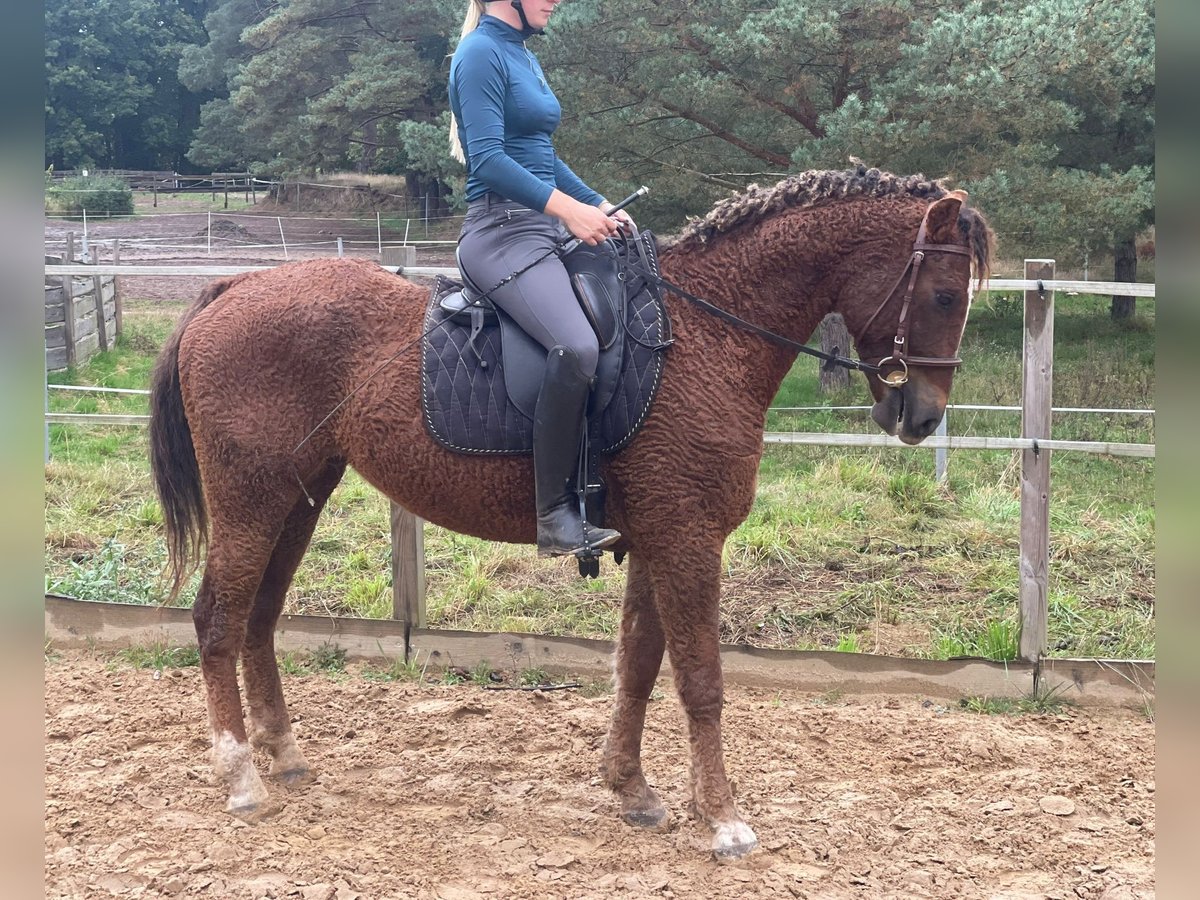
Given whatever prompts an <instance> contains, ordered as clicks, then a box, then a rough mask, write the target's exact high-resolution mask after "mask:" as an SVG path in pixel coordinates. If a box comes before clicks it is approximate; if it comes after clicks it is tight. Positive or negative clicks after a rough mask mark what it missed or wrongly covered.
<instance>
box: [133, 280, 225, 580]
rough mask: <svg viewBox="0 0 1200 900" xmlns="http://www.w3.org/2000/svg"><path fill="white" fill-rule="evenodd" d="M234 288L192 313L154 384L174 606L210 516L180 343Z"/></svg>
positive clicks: (214, 287) (154, 465) (155, 437)
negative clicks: (186, 403) (182, 384)
mask: <svg viewBox="0 0 1200 900" xmlns="http://www.w3.org/2000/svg"><path fill="white" fill-rule="evenodd" d="M232 283H233V279H229V278H226V279H223V280H221V281H216V282H213V283H212V284H210V285H209V286H208V287H206V288H205V289H204V291H203V292H202V293H201V294H200V297H199V298H198V299H197V300H196V302H195V303H193V304H192V305H191V306H190V307H189V308H188V310H187V311H186V312H185V313H184V314H183V316H182V318H180V320H179V324H178V325H176V326H175V332H174V334H172V335H171V337H170V339H169V340H168V341H167V343H166V345H165V346H164V347H163V349H162V352H161V353H159V355H158V360H157V361H156V362H155V364H154V374H153V376H152V377H151V381H150V469H151V472H152V473H153V475H154V488H155V490H156V491H157V493H158V500H159V502H160V503H161V504H162V511H163V524H164V526H165V527H166V530H167V555H168V563H167V571H166V573H164V574H166V575H167V576H169V578H170V580H171V593H170V599H172V600H174V599H175V597H176V595H178V594H179V589H180V588H181V587H182V586H183V583H184V581H186V580H187V578H188V576H189V575H191V574H192V572H194V571H195V569H196V567H197V566H198V565H199V563H200V555H201V554H202V553H203V552H204V548H205V546H206V545H207V543H208V510H207V508H206V507H205V504H204V491H203V487H202V485H201V481H200V466H199V464H198V463H197V462H196V448H195V447H194V446H192V429H191V427H190V426H189V425H188V420H187V415H186V414H185V413H184V409H183V395H182V393H181V392H180V389H179V343H180V341H181V340H182V339H183V332H184V331H185V330H186V329H187V327H188V324H189V323H190V322H191V321H192V319H194V318H195V316H196V314H197V313H198V312H200V311H201V310H202V309H204V308H205V307H206V306H208V305H209V304H210V303H212V302H213V301H214V300H216V299H217V297H219V296H220V295H221V294H222V293H224V292H225V290H226V289H227V288H228V287H229V286H230V284H232Z"/></svg>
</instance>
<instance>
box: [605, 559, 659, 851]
mask: <svg viewBox="0 0 1200 900" xmlns="http://www.w3.org/2000/svg"><path fill="white" fill-rule="evenodd" d="M663 645H664V641H663V632H662V626H661V624H659V620H658V609H657V608H656V607H655V605H654V588H653V584H652V582H651V580H650V569H649V567H648V566H647V565H646V563H645V562H644V561H643V558H642V556H641V554H638V553H634V554H631V555H630V557H629V580H628V581H627V582H626V584H625V602H624V605H623V607H622V609H621V633H620V636H619V638H618V641H617V658H616V666H615V672H616V685H615V687H616V691H617V700H616V705H615V706H614V708H613V717H612V723H611V724H610V725H609V729H608V738H607V740H606V741H605V743H604V760H603V762H602V763H601V765H600V773H601V775H602V776H603V777H604V781H605V783H606V784H607V785H608V786H609V787H610V788H612V790H613V791H614V792H615V793H616V795H617V797H618V798H619V799H620V801H621V818H622V819H624V820H625V821H626V822H628V823H629V824H630V825H636V826H638V827H639V828H649V829H652V830H660V829H664V828H666V827H667V826H668V825H669V824H670V822H669V819H668V817H667V810H666V807H664V806H663V804H662V801H661V800H659V798H658V795H657V794H656V793H655V792H654V790H653V788H651V787H650V785H649V784H648V783H647V782H646V776H645V775H644V774H643V773H642V728H643V726H644V724H645V721H646V703H647V701H649V699H650V692H651V691H652V690H653V689H654V682H655V679H657V678H658V669H659V666H660V665H661V664H662V656H663Z"/></svg>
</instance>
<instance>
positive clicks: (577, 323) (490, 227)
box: [458, 200, 600, 378]
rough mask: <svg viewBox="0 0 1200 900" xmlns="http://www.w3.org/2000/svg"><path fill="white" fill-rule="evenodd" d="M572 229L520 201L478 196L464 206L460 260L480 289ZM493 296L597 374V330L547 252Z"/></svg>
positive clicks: (538, 336)
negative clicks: (491, 201)
mask: <svg viewBox="0 0 1200 900" xmlns="http://www.w3.org/2000/svg"><path fill="white" fill-rule="evenodd" d="M570 236H571V235H570V233H569V232H568V231H567V230H566V229H565V228H564V227H563V226H562V224H561V223H560V222H559V220H558V219H556V218H554V217H553V216H548V215H546V214H545V213H540V212H535V211H534V210H531V209H529V208H528V207H525V206H521V205H520V204H519V203H492V204H491V205H490V206H489V205H488V203H487V201H485V200H480V201H477V202H475V203H472V204H471V205H470V206H469V207H468V208H467V217H466V219H465V220H464V221H463V226H462V233H461V235H460V236H459V239H458V242H459V263H460V265H462V266H463V268H464V269H466V275H467V276H468V277H469V278H470V279H471V282H472V283H473V284H474V285H475V286H476V287H477V288H479V289H480V290H481V291H487V290H490V289H491V288H492V287H493V286H494V285H495V284H496V283H497V282H498V281H500V280H501V279H503V278H504V277H505V276H506V275H509V274H511V273H513V272H516V271H517V270H518V269H522V268H524V267H525V266H527V265H529V264H530V263H531V262H533V261H534V260H535V259H537V258H538V257H539V256H542V255H543V254H545V253H546V251H547V250H549V249H550V247H551V246H553V245H554V243H555V242H556V241H559V240H562V239H563V238H569V237H570ZM491 300H492V302H493V303H495V304H496V305H497V306H499V307H500V308H501V309H503V310H504V311H505V312H506V313H508V314H509V315H510V316H512V318H513V320H514V321H516V323H517V324H518V325H520V326H521V327H522V328H523V329H524V330H525V331H526V332H527V333H528V334H529V335H530V337H532V338H533V339H534V340H536V341H537V342H538V343H539V344H541V345H542V346H543V347H545V348H546V350H547V351H549V350H550V349H551V348H552V347H554V346H556V345H562V346H564V347H569V348H570V349H571V350H574V351H575V353H576V355H577V356H578V357H579V364H580V367H581V368H582V369H583V372H584V374H585V375H586V376H587V377H589V378H591V377H592V376H593V375H595V374H596V361H597V359H598V358H599V355H600V347H599V342H598V341H597V339H596V333H595V332H594V331H593V330H592V326H591V325H590V324H589V323H588V320H587V318H586V317H585V316H584V314H583V310H582V309H580V307H579V301H578V300H577V299H576V298H575V292H574V290H573V289H572V287H571V282H570V279H569V278H568V276H567V270H566V269H564V268H563V265H562V262H561V261H560V260H559V258H558V256H557V254H554V253H551V254H550V255H549V256H547V257H546V258H545V259H543V260H542V261H541V262H539V263H538V264H537V265H535V266H534V267H533V268H531V269H530V270H529V271H528V272H525V273H524V274H522V275H519V276H517V277H516V278H514V279H513V280H512V281H510V282H509V283H508V284H506V285H504V287H502V288H499V289H497V290H495V291H492V293H491Z"/></svg>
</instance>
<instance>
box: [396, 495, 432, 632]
mask: <svg viewBox="0 0 1200 900" xmlns="http://www.w3.org/2000/svg"><path fill="white" fill-rule="evenodd" d="M392 618H393V619H396V620H397V621H400V622H403V623H404V624H405V625H406V626H409V627H411V628H424V627H425V625H426V618H425V528H424V523H423V522H422V521H421V520H420V519H418V518H417V517H416V516H414V515H413V514H412V513H410V512H409V511H408V510H407V509H405V508H404V507H403V506H400V505H399V504H396V503H392Z"/></svg>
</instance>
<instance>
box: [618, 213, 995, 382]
mask: <svg viewBox="0 0 1200 900" xmlns="http://www.w3.org/2000/svg"><path fill="white" fill-rule="evenodd" d="M928 223H929V211H928V210H926V212H925V216H924V218H922V219H921V227H920V228H919V229H918V230H917V239H916V240H915V241H914V242H913V249H912V253H911V254H910V255H909V257H908V263H907V264H906V265H905V267H904V271H903V272H901V273H900V276H899V277H898V278H897V279H896V281H895V282H894V283H893V284H892V287H891V289H890V290H888V292H887V293H886V294H885V295H884V297H883V300H882V301H881V302H880V304H879V305H878V306H877V307H875V312H873V313H871V316H870V318H868V319H867V322H866V324H865V325H864V326H863V327H862V328H861V329H859V332H858V334H856V335H855V336H854V342H855V343H856V344H857V343H858V342H859V341H860V340H861V339H862V337H863V336H864V335H865V334H866V333H867V329H868V328H870V327H871V325H872V324H874V322H875V320H876V319H877V318H879V314H880V313H881V312H883V310H884V308H885V307H886V306H887V305H888V303H889V302H890V301H891V299H892V297H893V296H895V294H896V291H897V290H898V289H899V287H900V285H901V284H903V283H904V277H905V276H906V275H907V276H908V287H907V288H906V289H905V291H904V299H903V301H902V302H901V304H900V317H899V319H898V320H897V322H896V335H895V337H893V338H892V353H891V354H890V355H889V356H885V357H883V359H881V360H879V362H878V363H874V364H872V363H869V362H863V361H862V360H859V359H851V358H850V357H847V356H841V355H840V354H839V353H838V349H839V348H837V347H834V348H833V353H826V352H824V351H823V350H815V349H813V348H812V347H809V346H807V345H805V344H802V343H800V342H799V341H793V340H791V339H790V338H786V337H784V336H783V335H781V334H776V333H775V332H773V331H769V330H767V329H766V328H763V327H762V326H760V325H755V324H754V323H753V322H747V321H746V320H745V319H743V318H741V317H740V316H736V315H734V314H733V313H731V312H728V311H727V310H724V309H721V308H720V307H719V306H716V305H714V304H713V303H711V302H709V301H708V300H705V299H704V298H703V297H698V296H696V295H695V294H693V293H691V292H690V291H687V290H685V289H683V288H681V287H680V286H679V285H677V284H672V283H671V282H670V281H668V280H667V279H666V278H663V277H662V276H661V275H659V274H657V273H654V272H647V271H646V270H645V269H644V268H643V267H642V266H640V265H639V266H637V268H638V269H639V271H640V274H641V275H643V276H645V277H646V278H649V279H651V280H653V281H654V282H655V283H656V284H658V285H659V286H660V287H664V288H666V289H667V290H669V291H670V292H671V293H673V294H677V295H678V296H680V297H682V298H683V299H684V300H687V301H688V302H689V303H692V304H693V305H695V306H698V307H700V308H701V309H702V310H704V311H705V312H706V313H708V314H709V315H712V316H715V317H716V318H718V319H721V320H723V321H725V322H729V323H730V324H732V325H736V326H738V327H739V328H741V329H743V330H744V331H749V332H750V333H751V334H756V335H758V336H759V337H761V338H765V339H766V340H768V341H770V342H771V343H773V344H778V345H779V346H781V347H786V348H788V349H789V350H794V351H796V352H798V353H806V354H808V355H809V356H815V357H816V358H817V359H820V360H823V361H824V365H823V366H822V368H823V369H833V368H836V367H838V366H841V367H842V368H845V369H855V370H858V371H860V372H873V373H875V374H876V375H877V376H878V377H879V380H880V381H882V382H883V383H884V384H886V385H887V386H888V387H894V388H898V387H901V386H903V385H904V384H905V383H906V382H907V381H908V368H909V366H948V367H953V368H957V367H958V366H961V365H962V360H961V359H960V358H958V357H957V356H947V357H941V356H909V355H908V354H907V352H906V349H905V348H906V345H907V343H908V329H909V322H910V320H909V318H908V313H909V308H910V307H911V306H912V298H913V291H914V290H915V289H916V286H917V275H918V274H919V273H920V271H921V263H923V262H924V261H925V254H926V253H957V254H959V255H961V256H970V255H971V251H970V250H969V249H968V248H966V247H963V246H960V245H958V244H930V243H928V242H926V240H925V232H926V228H927V226H928ZM889 365H898V366H900V368H899V369H896V370H895V371H893V372H890V373H889V374H888V375H886V376H885V375H881V374H880V373H881V372H882V371H883V369H884V368H885V367H887V366H889Z"/></svg>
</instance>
